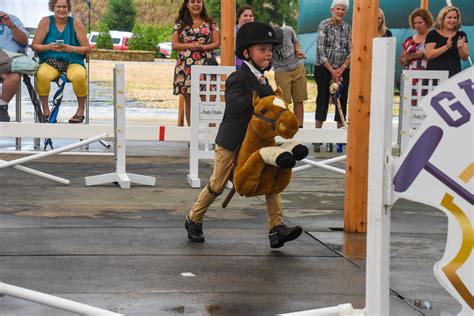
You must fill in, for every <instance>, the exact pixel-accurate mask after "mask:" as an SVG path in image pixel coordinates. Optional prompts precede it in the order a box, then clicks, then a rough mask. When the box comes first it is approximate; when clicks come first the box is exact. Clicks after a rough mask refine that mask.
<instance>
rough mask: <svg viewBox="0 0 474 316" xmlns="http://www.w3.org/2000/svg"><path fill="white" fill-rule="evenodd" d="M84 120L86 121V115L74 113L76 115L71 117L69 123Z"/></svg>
mask: <svg viewBox="0 0 474 316" xmlns="http://www.w3.org/2000/svg"><path fill="white" fill-rule="evenodd" d="M82 122H84V115H77V114H74V116H73V117H71V118H70V119H69V123H73V124H77V123H82Z"/></svg>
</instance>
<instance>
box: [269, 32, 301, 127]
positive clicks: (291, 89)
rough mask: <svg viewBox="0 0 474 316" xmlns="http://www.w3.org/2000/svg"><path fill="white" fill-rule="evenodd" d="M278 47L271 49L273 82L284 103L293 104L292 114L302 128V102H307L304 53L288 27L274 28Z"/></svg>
mask: <svg viewBox="0 0 474 316" xmlns="http://www.w3.org/2000/svg"><path fill="white" fill-rule="evenodd" d="M273 29H274V30H275V34H276V37H277V39H278V40H279V41H281V44H280V45H276V46H275V47H274V48H273V58H272V66H273V70H274V71H275V82H276V85H277V87H280V89H281V90H282V92H283V97H284V98H285V102H286V103H288V104H290V103H292V102H293V112H294V113H295V116H296V118H297V119H298V122H299V124H300V127H303V116H304V108H303V102H304V101H306V100H308V91H307V86H306V70H305V68H304V62H303V59H304V58H305V54H304V52H303V51H302V50H301V47H300V42H299V41H298V37H297V36H296V33H295V31H293V29H292V28H291V27H290V26H282V27H279V26H274V27H273Z"/></svg>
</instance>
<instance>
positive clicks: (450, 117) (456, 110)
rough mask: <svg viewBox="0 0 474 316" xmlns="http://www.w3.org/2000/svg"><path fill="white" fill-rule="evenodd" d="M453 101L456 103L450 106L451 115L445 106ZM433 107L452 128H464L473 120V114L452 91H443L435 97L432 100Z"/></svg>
mask: <svg viewBox="0 0 474 316" xmlns="http://www.w3.org/2000/svg"><path fill="white" fill-rule="evenodd" d="M453 99H454V100H456V101H455V102H454V103H452V104H450V105H449V106H448V108H449V109H450V110H451V111H450V112H451V113H448V112H447V111H446V110H445V109H444V106H446V103H448V102H449V101H452V100H453ZM443 101H444V102H443ZM443 103H444V104H443ZM443 105H444V106H443ZM431 106H432V107H433V108H434V109H435V111H436V112H438V114H439V115H440V116H441V117H442V118H443V120H444V121H445V122H446V124H448V125H449V126H450V127H459V126H462V125H464V124H465V123H467V122H469V120H470V119H471V113H470V112H469V111H468V110H467V109H466V108H465V107H464V105H463V104H462V103H461V102H460V101H459V100H457V99H456V96H455V95H454V94H453V93H452V92H450V91H443V92H440V93H439V94H437V95H435V96H434V97H433V98H432V99H431ZM456 116H457V117H456Z"/></svg>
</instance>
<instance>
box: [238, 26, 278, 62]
mask: <svg viewBox="0 0 474 316" xmlns="http://www.w3.org/2000/svg"><path fill="white" fill-rule="evenodd" d="M256 44H273V46H275V45H278V44H281V40H278V39H277V37H276V34H275V31H274V30H273V28H272V27H271V26H270V25H269V24H267V23H263V22H258V21H253V22H248V23H245V24H244V25H242V27H241V28H240V29H239V31H238V32H237V39H236V41H235V46H236V49H235V56H237V57H239V58H240V59H242V60H245V58H244V51H245V50H246V49H247V48H249V47H250V46H252V45H256Z"/></svg>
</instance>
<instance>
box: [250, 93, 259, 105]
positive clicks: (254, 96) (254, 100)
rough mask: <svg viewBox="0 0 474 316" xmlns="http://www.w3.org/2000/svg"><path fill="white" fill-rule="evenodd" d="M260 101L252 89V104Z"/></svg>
mask: <svg viewBox="0 0 474 316" xmlns="http://www.w3.org/2000/svg"><path fill="white" fill-rule="evenodd" d="M258 102H260V97H259V96H258V94H257V92H255V91H253V97H252V106H255V105H256V104H258Z"/></svg>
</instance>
